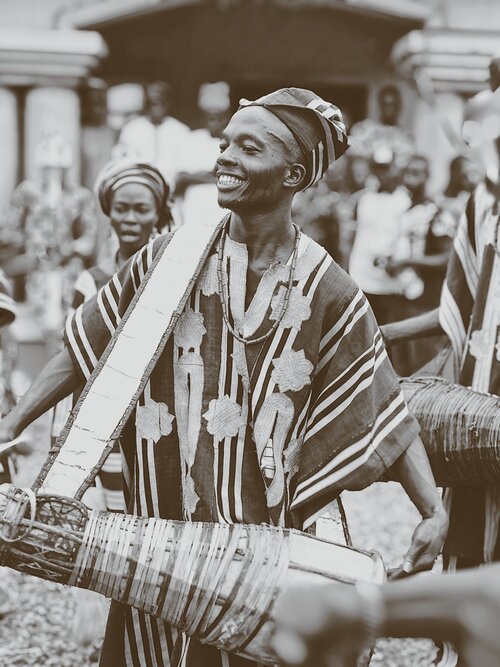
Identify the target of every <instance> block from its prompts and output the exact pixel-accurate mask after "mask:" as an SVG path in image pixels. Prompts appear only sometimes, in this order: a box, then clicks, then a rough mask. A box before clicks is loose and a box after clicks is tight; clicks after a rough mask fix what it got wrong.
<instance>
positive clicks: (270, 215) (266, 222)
mask: <svg viewBox="0 0 500 667" xmlns="http://www.w3.org/2000/svg"><path fill="white" fill-rule="evenodd" d="M229 235H230V237H231V238H232V239H233V241H237V242H239V243H244V244H246V246H247V248H248V256H249V260H250V262H252V261H255V260H257V261H258V260H262V261H265V262H267V261H269V263H271V262H274V261H278V260H280V261H286V260H287V259H288V256H289V254H290V252H291V250H292V249H293V242H294V238H295V231H294V228H293V225H292V215H291V207H290V204H289V203H287V205H286V206H284V205H281V206H278V207H276V208H275V209H273V210H268V211H266V212H252V213H248V214H247V213H239V214H238V213H234V212H233V213H232V214H231V220H230V225H229Z"/></svg>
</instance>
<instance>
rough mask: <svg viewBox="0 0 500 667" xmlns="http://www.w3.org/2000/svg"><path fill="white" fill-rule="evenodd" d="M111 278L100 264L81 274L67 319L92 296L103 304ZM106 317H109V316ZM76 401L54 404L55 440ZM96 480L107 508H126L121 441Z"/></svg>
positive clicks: (53, 431)
mask: <svg viewBox="0 0 500 667" xmlns="http://www.w3.org/2000/svg"><path fill="white" fill-rule="evenodd" d="M109 279H110V276H109V274H108V273H106V272H105V271H103V270H102V269H100V268H99V267H93V268H91V269H89V270H87V271H82V272H81V273H80V275H79V276H78V278H77V280H76V282H75V287H74V293H73V302H72V304H71V310H70V312H69V313H68V319H67V322H70V321H71V317H72V315H73V314H74V313H75V311H76V310H77V309H78V308H79V306H81V305H82V304H83V303H85V302H86V301H88V300H89V299H91V298H92V297H96V295H97V296H98V301H99V303H104V301H103V298H104V299H107V297H106V296H104V297H103V296H102V294H101V290H100V288H101V287H105V288H106V289H108V291H109V289H110V288H109V287H108V285H107V283H108V281H109ZM107 303H109V301H107ZM113 303H114V302H113ZM102 312H103V313H107V311H106V309H105V307H104V305H103V306H102ZM106 317H107V319H109V317H108V316H107V315H106ZM113 322H114V324H113V325H112V326H111V328H110V331H113V330H114V328H115V327H116V325H117V320H116V317H115V318H114V319H113ZM94 359H95V357H92V361H93V363H95V361H94ZM87 368H88V366H87ZM74 400H75V397H74V396H67V397H66V398H64V399H63V400H62V401H59V403H58V404H57V405H56V406H55V408H54V412H53V415H52V425H51V437H52V439H53V440H55V439H56V438H57V437H58V436H59V434H60V433H61V431H62V429H63V428H64V425H65V424H66V421H67V419H68V415H69V413H70V412H71V409H72V408H73V405H74ZM97 483H98V485H99V486H100V487H101V489H102V493H103V497H104V502H105V504H106V508H107V509H108V511H110V512H123V510H124V509H125V501H124V494H123V481H122V456H121V453H120V446H119V444H118V443H116V444H115V446H114V448H113V450H112V451H111V453H110V454H109V456H108V458H107V459H106V461H105V463H104V465H103V466H102V468H101V471H100V473H99V476H98V479H97Z"/></svg>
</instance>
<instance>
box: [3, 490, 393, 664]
mask: <svg viewBox="0 0 500 667" xmlns="http://www.w3.org/2000/svg"><path fill="white" fill-rule="evenodd" d="M12 489H13V491H12V494H11V497H8V498H7V503H6V504H5V505H4V506H3V507H1V506H0V521H1V522H2V524H3V526H2V535H3V537H4V541H3V543H2V540H0V551H1V552H2V559H1V562H0V564H2V565H8V566H9V567H12V568H14V569H17V570H19V571H21V572H25V573H27V574H32V575H35V576H39V577H42V578H45V579H50V580H52V581H58V582H60V583H64V584H69V585H73V586H78V587H81V588H86V589H89V590H94V591H96V592H98V593H101V594H103V595H105V596H107V597H110V598H112V599H114V600H116V601H118V602H121V603H122V604H127V605H130V606H133V607H135V608H136V609H139V610H141V611H143V612H145V613H146V614H150V615H152V616H154V617H156V618H161V619H163V620H164V621H166V622H168V623H169V624H171V625H173V626H174V627H176V628H179V629H180V630H182V631H183V632H185V633H186V634H187V635H189V636H192V637H195V638H196V639H198V640H199V641H201V642H203V643H207V644H210V645H212V646H216V647H217V648H219V649H221V650H224V651H228V652H233V653H238V654H240V655H242V656H244V657H246V658H248V659H250V660H254V661H256V662H260V663H269V664H273V663H274V662H276V657H275V655H274V653H273V651H272V648H271V643H270V637H271V634H272V631H273V609H274V605H275V603H276V600H277V599H278V598H279V596H280V594H282V593H283V592H284V591H286V590H287V589H288V588H290V587H292V586H295V585H298V584H300V585H306V586H308V587H309V586H316V585H321V584H325V583H335V582H337V583H340V582H342V583H347V584H354V583H355V582H356V581H368V582H374V583H381V582H382V581H384V579H385V569H384V565H383V562H382V559H381V558H380V556H378V554H374V553H368V552H363V551H359V550H357V549H353V548H351V547H347V546H341V545H336V544H333V543H331V542H327V541H326V540H322V539H319V538H316V537H314V536H312V535H309V534H305V533H301V532H299V531H295V530H287V529H282V528H278V527H273V526H268V525H260V526H254V525H241V524H236V525H227V524H207V523H191V522H180V521H167V520H164V519H155V518H145V517H137V516H132V515H122V514H114V513H108V512H89V511H88V509H87V508H86V507H85V506H84V505H83V504H82V503H80V502H79V501H77V500H74V499H65V498H61V497H58V496H42V495H41V496H39V497H38V498H36V502H33V497H31V498H30V502H28V500H26V498H24V496H23V494H24V493H25V492H24V491H22V490H21V489H15V488H14V487H12ZM358 664H359V665H361V664H365V665H366V664H367V663H366V659H365V658H361V659H360V662H358Z"/></svg>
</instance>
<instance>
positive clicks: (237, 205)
mask: <svg viewBox="0 0 500 667" xmlns="http://www.w3.org/2000/svg"><path fill="white" fill-rule="evenodd" d="M220 150H221V153H220V156H219V158H218V159H217V165H216V174H217V188H218V190H219V196H218V202H219V205H220V206H222V207H223V208H227V209H229V210H233V211H235V212H239V211H246V210H255V211H266V210H268V209H270V208H272V207H274V206H275V205H276V204H278V203H279V202H280V201H281V200H283V198H284V197H285V196H288V195H289V193H290V187H291V186H290V185H289V184H287V173H288V172H289V168H290V165H291V164H293V163H295V162H296V158H297V154H296V151H297V150H298V147H297V144H296V141H295V139H294V137H293V135H292V133H291V132H290V130H289V129H288V128H287V127H286V126H285V125H284V124H283V123H282V122H281V121H280V120H279V119H278V118H276V116H274V115H273V114H272V113H271V112H270V111H267V110H266V109H264V108H262V107H246V108H244V109H240V110H239V111H237V112H236V113H235V114H234V116H233V117H232V118H231V120H230V121H229V124H228V125H227V127H226V128H225V130H224V133H223V136H222V140H221V144H220ZM294 151H295V154H294Z"/></svg>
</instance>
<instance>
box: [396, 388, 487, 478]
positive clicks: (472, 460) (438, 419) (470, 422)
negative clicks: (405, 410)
mask: <svg viewBox="0 0 500 667" xmlns="http://www.w3.org/2000/svg"><path fill="white" fill-rule="evenodd" d="M400 385H401V388H402V390H403V393H404V396H405V399H406V402H407V403H408V407H409V409H410V412H411V413H412V414H413V415H414V416H415V417H416V419H417V421H418V422H419V424H420V435H421V438H422V440H423V443H424V445H425V448H426V450H427V454H428V456H429V461H430V463H431V466H432V470H433V472H434V477H435V478H436V482H437V484H438V485H439V486H477V485H481V486H482V485H485V484H498V483H499V482H500V398H498V397H497V396H492V395H491V394H483V393H480V392H477V391H473V390H472V389H470V388H468V387H462V386H460V385H456V384H452V383H450V382H448V381H446V380H443V379H441V378H434V377H417V378H403V379H402V380H400Z"/></svg>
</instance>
